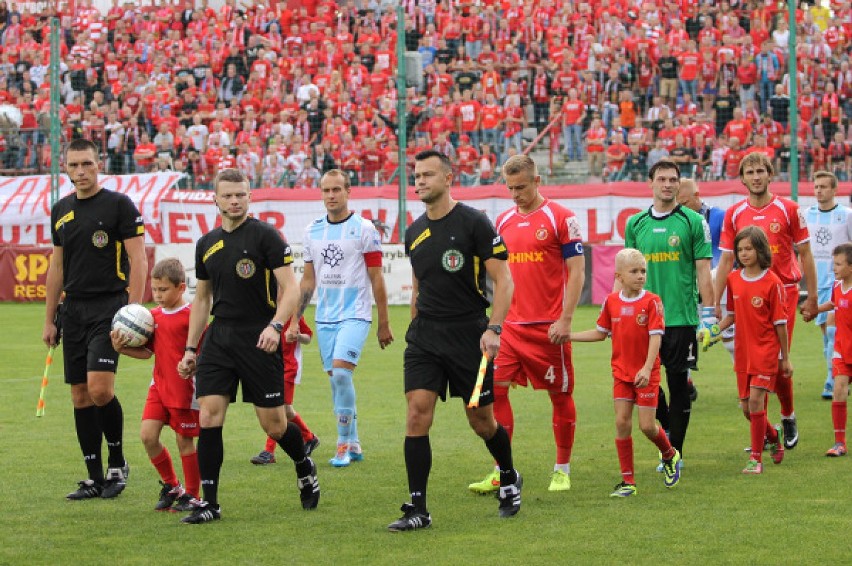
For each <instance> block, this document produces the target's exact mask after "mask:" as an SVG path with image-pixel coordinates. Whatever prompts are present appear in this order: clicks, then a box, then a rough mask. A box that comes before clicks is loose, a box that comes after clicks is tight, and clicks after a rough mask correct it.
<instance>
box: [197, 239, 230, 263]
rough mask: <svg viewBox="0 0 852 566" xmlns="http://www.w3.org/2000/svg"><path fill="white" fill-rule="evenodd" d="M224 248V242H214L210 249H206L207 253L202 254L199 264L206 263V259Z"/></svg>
mask: <svg viewBox="0 0 852 566" xmlns="http://www.w3.org/2000/svg"><path fill="white" fill-rule="evenodd" d="M224 247H225V241H224V240H219V241H218V242H216V243H215V244H213V245H212V246H210V247H209V248H208V249H207V251H206V252H204V255H203V256H202V257H201V262H202V263H207V259H208V258H209V257H210V256H211V255H213V254H215V253H216V252H218V251H219V250H221V249H222V248H224Z"/></svg>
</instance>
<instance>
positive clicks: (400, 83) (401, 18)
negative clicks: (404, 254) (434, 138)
mask: <svg viewBox="0 0 852 566" xmlns="http://www.w3.org/2000/svg"><path fill="white" fill-rule="evenodd" d="M405 74H406V69H405V9H404V8H403V7H402V2H400V3H399V4H398V5H397V7H396V123H397V129H396V131H397V136H396V140H397V146H398V151H399V154H398V155H399V159H398V162H399V163H398V165H397V171H399V184H398V187H399V193H398V195H399V196H398V199H397V200H398V201H399V209H398V212H397V214H398V216H397V224H398V225H399V241H400V243H402V242H405V219H406V218H407V214H406V203H405V195H406V191H407V190H408V186H407V185H408V172H407V164H406V150H407V149H408V132H407V131H406V130H407V125H408V120H407V114H406V108H405V100H406V96H405V94H406V81H405V79H406V77H405Z"/></svg>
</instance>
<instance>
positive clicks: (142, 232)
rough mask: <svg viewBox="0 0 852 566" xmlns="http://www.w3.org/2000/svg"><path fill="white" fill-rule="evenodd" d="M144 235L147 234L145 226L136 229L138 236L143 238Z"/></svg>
mask: <svg viewBox="0 0 852 566" xmlns="http://www.w3.org/2000/svg"><path fill="white" fill-rule="evenodd" d="M144 233H145V225H144V224H142V225H141V226H137V227H136V235H137V236H141V235H142V234H144Z"/></svg>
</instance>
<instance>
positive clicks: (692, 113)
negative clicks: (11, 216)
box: [0, 0, 852, 188]
mask: <svg viewBox="0 0 852 566" xmlns="http://www.w3.org/2000/svg"><path fill="white" fill-rule="evenodd" d="M403 5H404V9H405V12H406V18H405V24H404V25H405V41H406V48H407V52H408V54H409V55H407V57H406V59H407V61H408V66H409V78H411V77H413V78H414V79H415V80H411V81H410V83H411V84H414V85H415V86H412V87H410V88H408V91H407V92H406V104H407V111H406V116H405V120H406V124H407V126H408V137H409V139H408V149H409V151H410V153H411V154H412V155H413V154H414V153H416V152H418V151H421V150H423V149H428V148H435V149H438V150H440V151H442V152H444V153H446V154H448V155H450V156H451V158H452V159H453V160H454V162H455V165H456V168H457V182H459V183H460V184H462V185H474V184H489V183H491V182H493V181H495V180H496V178H497V177H498V172H497V168H498V164H499V163H501V162H502V161H504V160H505V159H506V158H508V157H509V156H511V155H513V154H516V153H519V152H522V151H524V150H525V149H526V146H527V144H528V143H529V142H530V141H531V140H532V138H534V137H537V135H538V134H539V133H541V132H543V131H544V129H545V128H546V127H547V126H548V124H550V123H551V121H552V122H553V123H552V126H551V127H550V129H549V130H548V134H546V135H544V136H543V140H542V142H541V143H542V144H543V145H548V144H549V146H550V147H551V151H556V152H559V154H561V155H562V156H563V158H564V160H565V161H566V162H567V161H584V162H587V164H588V171H589V175H590V176H591V177H595V178H599V179H603V180H608V181H618V180H631V179H642V178H644V177H645V175H646V172H647V170H648V168H649V167H650V166H651V165H653V163H655V162H656V161H658V160H659V159H661V158H662V157H665V156H669V157H670V158H671V159H673V160H675V161H676V162H678V163H679V164H680V165H681V166H682V168H683V171H684V173H685V176H687V177H690V176H694V177H696V178H701V179H709V180H721V179H734V178H737V175H738V166H739V161H740V160H741V159H742V157H743V156H744V155H745V154H747V153H750V152H755V151H757V152H763V153H766V154H767V155H768V156H770V158H771V159H773V162H774V163H775V165H776V167H775V169H776V172H777V175H778V176H779V177H780V178H782V179H784V178H786V177H787V176H788V175H789V171H790V156H791V145H792V143H793V141H792V140H791V135H790V134H789V123H788V122H789V120H788V116H789V110H790V107H791V106H795V107H796V108H797V109H798V116H799V122H798V136H797V138H798V139H797V140H796V142H795V143H796V144H797V146H798V148H799V155H800V168H801V170H800V172H801V174H802V175H809V173H810V172H811V171H813V170H821V169H825V170H829V171H832V172H833V173H835V174H836V175H837V177H838V178H839V179H841V180H847V179H848V178H849V177H850V170H851V169H852V158H851V157H850V155H852V152H851V151H850V147H852V122H850V119H852V68H850V61H849V57H850V53H852V42H850V37H852V7H850V5H849V3H848V2H846V1H842V0H831V2H830V6H823V5H821V4H818V5H813V4H811V3H809V2H805V1H802V2H800V6H799V8H798V10H797V11H796V18H795V19H796V22H795V31H796V53H797V56H798V69H796V77H797V83H798V91H797V96H796V99H795V100H791V98H790V78H791V77H790V74H791V73H790V69H788V68H787V60H788V59H787V56H788V53H787V50H788V38H789V35H790V29H789V25H788V21H787V12H786V3H782V2H777V1H773V0H761V1H758V0H750V1H748V2H746V1H743V0H733V1H729V2H726V1H720V2H715V1H706V0H644V1H642V0H591V1H588V2H570V1H568V0H537V1H531V2H522V1H521V0H505V1H497V0H481V1H479V2H472V1H470V0H439V1H436V0H404V1H403ZM395 9H396V2H391V1H388V0H381V1H377V0H370V1H367V0H363V1H359V0H341V1H340V2H335V1H334V0H306V1H303V2H301V3H299V4H298V6H297V7H293V6H292V5H290V4H288V2H284V1H282V2H279V3H276V2H274V1H271V2H265V1H256V2H253V3H245V4H242V3H241V4H239V5H238V4H236V3H235V0H225V4H224V5H223V6H221V7H220V8H218V9H214V8H212V7H210V6H208V2H207V0H198V3H197V4H196V3H195V2H193V0H183V1H178V2H176V3H175V4H161V5H154V6H138V5H137V4H136V3H135V2H123V0H112V7H111V8H109V10H108V11H107V12H106V13H101V12H99V11H98V10H97V9H96V8H94V7H93V6H92V4H91V0H78V2H76V4H75V8H74V10H73V12H72V11H67V10H66V11H64V12H63V11H60V12H58V13H56V15H57V16H58V17H59V19H60V24H61V29H62V35H61V38H60V42H61V44H60V52H61V64H60V67H61V98H62V100H61V102H62V109H61V122H62V124H63V133H64V136H65V138H66V139H70V138H74V137H86V138H89V139H92V140H93V141H95V142H96V143H98V144H99V145H100V146H101V147H102V148H103V153H104V155H105V157H106V161H107V172H108V173H112V174H121V173H132V172H147V171H160V170H176V171H182V172H186V174H187V186H189V187H193V188H194V187H203V188H206V187H209V183H210V181H211V180H212V177H213V175H214V174H215V172H216V171H218V170H220V169H222V168H226V167H237V168H239V169H240V170H242V171H243V172H244V173H245V174H246V175H247V176H248V177H249V178H250V179H251V182H252V185H253V186H255V187H259V186H264V187H269V186H283V187H308V186H316V185H317V182H318V180H319V178H320V175H321V174H322V173H323V172H325V171H328V170H330V169H332V168H335V167H339V168H341V169H343V170H345V171H347V172H348V173H349V174H350V176H351V179H352V184H353V185H362V186H366V185H377V184H385V183H388V182H391V181H392V180H393V179H394V178H395V175H397V174H398V173H397V162H398V159H397V151H398V142H397V139H396V132H397V125H398V122H399V116H397V97H398V93H397V89H396V83H395V71H396V68H397V55H396V41H397V18H396V13H395ZM51 14H52V13H48V12H43V13H32V12H29V11H27V10H26V9H24V10H23V11H18V10H17V8H16V7H15V5H14V4H8V5H7V3H6V2H0V38H2V53H0V103H2V104H9V105H13V106H15V107H17V108H18V109H19V110H20V112H21V114H22V124H21V128H20V130H18V129H17V128H14V127H10V126H9V124H8V123H6V121H4V120H0V133H2V134H3V141H2V144H0V150H2V151H3V153H0V160H1V161H2V166H3V168H4V173H5V174H12V173H15V172H18V173H20V172H31V171H33V170H41V169H43V168H44V167H45V166H46V165H47V164H48V162H49V159H50V155H49V149H48V144H46V143H44V142H45V140H46V131H47V128H48V123H49V120H48V118H47V117H48V110H49V100H50V95H49V73H48V64H49V61H50V37H49V26H48V16H49V15H51ZM412 65H413V66H414V67H415V68H414V69H411V68H410V67H412ZM418 66H419V67H418ZM412 71H413V72H412ZM412 162H413V159H411V160H409V163H412Z"/></svg>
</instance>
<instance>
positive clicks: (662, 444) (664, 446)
mask: <svg viewBox="0 0 852 566" xmlns="http://www.w3.org/2000/svg"><path fill="white" fill-rule="evenodd" d="M651 442H653V443H654V445H656V447H657V450H659V451H660V454H662V456H663V460H671V459H672V458H674V455H675V449H674V446H672V443H671V442H669V437H668V436H666V431H664V430H663V427H660V428H659V430H657V436H656V438H652V439H651Z"/></svg>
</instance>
